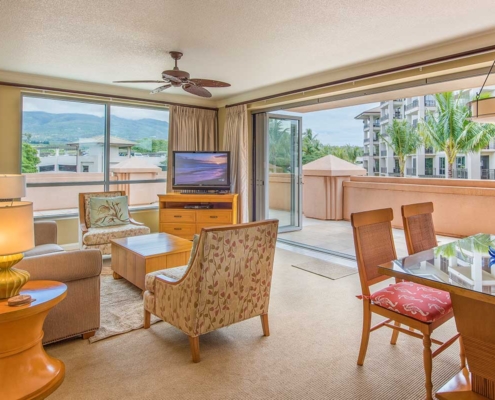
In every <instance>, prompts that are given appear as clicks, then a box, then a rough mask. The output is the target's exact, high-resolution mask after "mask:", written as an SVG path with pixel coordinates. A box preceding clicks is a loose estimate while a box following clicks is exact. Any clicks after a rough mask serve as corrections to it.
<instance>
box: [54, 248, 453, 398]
mask: <svg viewBox="0 0 495 400" xmlns="http://www.w3.org/2000/svg"><path fill="white" fill-rule="evenodd" d="M307 261H310V260H308V258H307V257H305V256H302V255H299V254H295V253H292V252H289V251H285V250H281V249H277V253H276V261H275V269H274V277H273V284H272V292H271V303H270V315H269V318H270V331H271V336H270V337H267V338H265V337H262V330H261V323H260V320H259V318H253V319H251V320H248V321H244V322H242V323H239V324H236V325H233V326H230V327H227V328H224V329H220V330H218V331H215V332H212V333H210V334H207V335H204V336H203V337H201V340H200V343H201V345H200V346H201V357H202V360H201V362H200V363H199V364H193V363H192V362H191V358H190V353H189V342H188V339H187V337H186V336H185V335H184V334H183V333H181V332H180V331H178V330H177V329H175V328H173V327H172V326H170V325H169V324H166V323H159V324H155V325H153V326H152V327H151V328H150V329H147V330H144V329H139V330H136V331H133V332H130V333H127V334H125V335H119V336H115V337H112V338H109V339H107V340H102V341H100V342H97V343H94V344H89V343H88V341H87V340H81V339H74V340H69V341H65V342H61V343H57V344H53V345H50V346H47V351H48V353H49V354H50V355H52V356H54V357H58V358H60V359H62V360H63V361H64V362H65V366H66V376H65V381H64V383H63V384H62V386H61V387H60V388H59V389H58V390H57V391H56V392H55V393H54V394H53V395H52V396H50V399H53V400H58V399H64V400H65V399H71V400H79V399H84V400H93V399H95V400H96V399H98V400H100V399H109V400H110V399H112V400H113V399H141V400H147V399H150V400H151V399H179V400H182V399H184V400H186V399H187V400H195V399H198V400H199V399H208V400H209V399H215V400H217V399H221V400H223V399H236V400H237V399H239V400H241V399H243V400H244V399H276V400H285V399H291V400H292V399H294V400H306V399H318V400H319V399H321V400H328V399H331V400H332V399H335V400H341V399H342V400H344V399H349V400H350V399H352V400H367V399H370V400H375V399H376V400H378V399H380V400H383V399H391V400H421V399H424V390H423V387H424V386H423V385H424V377H423V361H422V343H421V340H418V339H415V338H412V337H409V336H406V335H402V334H401V335H400V336H399V340H398V343H397V345H396V346H391V345H390V344H389V341H390V334H391V331H390V330H389V329H385V328H383V329H380V330H378V331H376V332H373V333H372V334H371V338H370V343H369V349H368V355H367V358H366V362H365V365H364V366H363V367H358V366H357V365H356V359H357V355H358V349H359V342H360V337H361V321H362V319H361V318H362V309H361V302H360V301H359V300H357V299H356V298H355V297H354V296H355V295H356V294H358V293H360V286H359V278H358V275H350V276H347V277H345V278H342V279H338V280H335V281H334V280H330V279H322V278H321V277H319V276H317V275H314V274H308V273H307V272H305V271H302V270H299V269H297V268H293V267H291V265H292V264H293V263H302V262H307ZM388 283H389V282H388V281H387V282H382V283H381V284H380V285H376V286H377V289H378V288H380V287H385V286H386V285H387V284H388ZM453 331H455V324H454V321H449V322H448V323H447V324H446V325H444V326H443V327H442V328H441V329H439V330H438V331H437V333H436V335H435V337H437V338H439V339H446V338H448V337H450V335H451V334H452V332H453ZM457 353H458V345H457V344H455V345H453V346H451V347H450V348H449V349H447V350H446V351H445V352H443V353H442V354H440V355H439V356H438V357H437V358H435V360H434V361H433V382H434V385H435V389H438V388H439V387H440V386H441V385H442V384H444V383H445V382H446V381H448V380H449V379H450V377H452V376H453V375H455V374H456V373H457V371H458V364H459V359H458V355H457Z"/></svg>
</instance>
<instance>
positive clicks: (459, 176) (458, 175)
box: [452, 168, 468, 179]
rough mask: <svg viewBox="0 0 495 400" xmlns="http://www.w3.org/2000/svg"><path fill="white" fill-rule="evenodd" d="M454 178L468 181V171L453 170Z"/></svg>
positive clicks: (463, 169) (461, 169) (462, 169)
mask: <svg viewBox="0 0 495 400" xmlns="http://www.w3.org/2000/svg"><path fill="white" fill-rule="evenodd" d="M452 178H454V179H467V178H468V170H467V169H465V168H460V169H453V170H452Z"/></svg>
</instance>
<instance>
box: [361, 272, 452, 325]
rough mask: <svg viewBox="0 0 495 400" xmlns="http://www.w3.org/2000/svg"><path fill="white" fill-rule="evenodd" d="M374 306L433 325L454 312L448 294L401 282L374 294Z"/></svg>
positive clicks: (371, 297)
mask: <svg viewBox="0 0 495 400" xmlns="http://www.w3.org/2000/svg"><path fill="white" fill-rule="evenodd" d="M370 299H371V301H372V302H373V304H375V305H377V306H380V307H383V308H386V309H388V310H391V311H395V312H396V313H399V314H402V315H406V316H408V317H411V318H414V319H416V320H418V321H421V322H426V323H431V322H434V321H436V320H437V319H439V318H441V317H443V316H445V315H446V314H448V313H451V312H452V301H451V300H450V295H449V293H448V292H445V291H443V290H438V289H433V288H431V287H428V286H424V285H420V284H418V283H413V282H399V283H395V284H393V285H390V286H387V287H386V288H384V289H382V290H379V291H377V292H374V293H373V294H372V295H371V296H370Z"/></svg>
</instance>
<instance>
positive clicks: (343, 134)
mask: <svg viewBox="0 0 495 400" xmlns="http://www.w3.org/2000/svg"><path fill="white" fill-rule="evenodd" d="M378 105H379V103H369V104H360V105H358V106H351V107H343V108H335V109H332V110H322V111H315V112H309V113H294V112H289V111H280V112H278V111H277V112H276V114H287V115H297V116H299V117H302V121H303V126H302V128H303V131H304V130H306V129H308V128H310V129H312V130H313V132H315V133H316V134H317V138H318V139H319V140H320V141H321V142H322V143H323V144H329V145H332V146H343V145H346V144H350V145H355V146H360V147H361V146H363V121H362V120H360V119H355V117H356V116H358V115H359V114H361V113H362V112H363V111H366V110H369V109H370V108H374V107H377V106H378Z"/></svg>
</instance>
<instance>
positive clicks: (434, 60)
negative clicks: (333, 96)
mask: <svg viewBox="0 0 495 400" xmlns="http://www.w3.org/2000/svg"><path fill="white" fill-rule="evenodd" d="M494 50H495V45H492V46H487V47H482V48H479V49H474V50H468V51H464V52H461V53H455V54H450V55H448V56H442V57H437V58H431V59H429V60H425V61H420V62H415V63H412V64H406V65H401V66H399V67H393V68H388V69H383V70H380V71H376V72H370V73H367V74H362V75H356V76H352V77H350V78H343V79H338V80H335V81H331V82H326V83H320V84H318V85H313V86H307V87H304V88H300V89H294V90H289V91H287V92H282V93H277V94H272V95H268V96H264V97H258V98H256V99H251V100H246V101H241V102H239V103H234V104H227V105H226V106H225V108H229V107H235V106H240V105H244V104H250V103H256V102H258V101H263V100H271V99H275V98H277V97H283V96H288V95H291V94H297V93H302V92H307V91H310V90H315V89H322V88H324V87H330V86H335V85H340V84H342V83H349V82H354V81H358V80H362V79H367V78H375V77H378V76H381V75H387V74H391V73H394V72H401V71H406V70H408V69H413V68H419V67H424V66H427V65H432V64H439V63H441V62H445V61H452V60H455V59H461V58H467V57H469V56H475V55H479V54H483V53H488V52H490V51H494Z"/></svg>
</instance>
